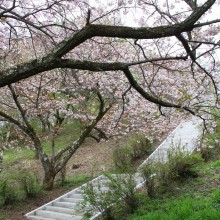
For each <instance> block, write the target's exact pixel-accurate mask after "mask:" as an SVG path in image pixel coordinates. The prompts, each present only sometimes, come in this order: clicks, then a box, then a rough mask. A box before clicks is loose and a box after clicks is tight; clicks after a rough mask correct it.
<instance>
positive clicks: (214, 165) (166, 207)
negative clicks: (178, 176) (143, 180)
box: [128, 160, 220, 220]
mask: <svg viewBox="0 0 220 220" xmlns="http://www.w3.org/2000/svg"><path fill="white" fill-rule="evenodd" d="M200 170H201V171H200V176H199V177H198V178H196V179H188V180H185V181H183V182H179V183H178V184H177V185H172V184H171V187H170V190H169V193H166V194H164V195H160V196H157V197H155V198H153V199H150V198H148V197H146V196H145V195H144V194H141V195H140V200H141V206H140V208H139V209H138V210H137V212H136V213H135V214H134V215H132V216H130V217H129V218H128V219H129V220H145V219H146V220H219V219H220V175H219V173H220V160H217V161H215V162H209V163H205V164H204V165H202V166H201V169H200Z"/></svg>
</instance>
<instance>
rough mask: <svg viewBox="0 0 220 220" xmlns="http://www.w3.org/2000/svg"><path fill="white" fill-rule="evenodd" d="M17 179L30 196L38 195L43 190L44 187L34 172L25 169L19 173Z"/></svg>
mask: <svg viewBox="0 0 220 220" xmlns="http://www.w3.org/2000/svg"><path fill="white" fill-rule="evenodd" d="M16 179H17V182H18V183H19V184H20V187H21V189H22V190H23V191H24V193H25V195H26V197H28V198H32V197H36V196H37V195H38V194H39V193H40V192H41V191H42V187H41V185H40V183H39V181H38V180H37V178H36V176H35V175H34V174H33V173H30V172H25V171H23V172H21V173H19V175H17V177H16Z"/></svg>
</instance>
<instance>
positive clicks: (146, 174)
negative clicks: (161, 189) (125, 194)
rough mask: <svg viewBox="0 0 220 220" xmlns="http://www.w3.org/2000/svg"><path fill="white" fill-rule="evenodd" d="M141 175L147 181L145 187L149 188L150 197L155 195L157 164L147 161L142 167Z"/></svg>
mask: <svg viewBox="0 0 220 220" xmlns="http://www.w3.org/2000/svg"><path fill="white" fill-rule="evenodd" d="M140 172H141V176H142V177H143V179H144V181H145V187H146V189H147V194H148V196H149V197H154V196H155V189H156V172H157V169H156V166H155V164H154V163H153V162H152V161H150V162H148V163H146V164H145V165H144V166H142V167H141V170H140Z"/></svg>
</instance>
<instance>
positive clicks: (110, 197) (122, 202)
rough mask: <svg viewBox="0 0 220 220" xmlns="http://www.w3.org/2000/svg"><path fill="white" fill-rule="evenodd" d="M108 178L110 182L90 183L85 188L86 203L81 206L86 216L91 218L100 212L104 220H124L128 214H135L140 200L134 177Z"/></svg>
mask: <svg viewBox="0 0 220 220" xmlns="http://www.w3.org/2000/svg"><path fill="white" fill-rule="evenodd" d="M106 177H107V180H108V181H107V182H105V183H103V182H100V181H98V182H97V183H96V184H94V183H91V182H90V183H88V184H87V185H86V186H85V187H83V195H84V196H83V198H84V201H83V202H82V203H81V204H80V209H82V210H85V211H86V215H85V216H87V217H89V216H91V213H93V212H94V211H97V210H98V211H99V212H101V213H102V218H103V219H105V220H114V219H115V220H116V219H122V217H123V216H125V215H127V213H133V212H134V211H135V210H136V208H137V207H138V200H137V196H136V193H135V185H136V184H135V181H134V179H133V177H132V175H131V174H128V175H123V174H119V175H116V176H112V175H107V176H106ZM103 187H104V188H103ZM88 207H89V208H88Z"/></svg>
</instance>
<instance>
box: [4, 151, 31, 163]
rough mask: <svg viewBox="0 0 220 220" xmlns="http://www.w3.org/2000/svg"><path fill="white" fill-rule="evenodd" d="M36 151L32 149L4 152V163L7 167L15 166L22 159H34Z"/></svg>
mask: <svg viewBox="0 0 220 220" xmlns="http://www.w3.org/2000/svg"><path fill="white" fill-rule="evenodd" d="M34 155H35V153H34V151H33V150H30V149H25V148H22V149H18V150H13V149H9V150H5V151H4V158H3V163H4V164H5V165H8V164H13V163H15V162H17V161H19V160H21V159H33V158H34Z"/></svg>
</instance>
